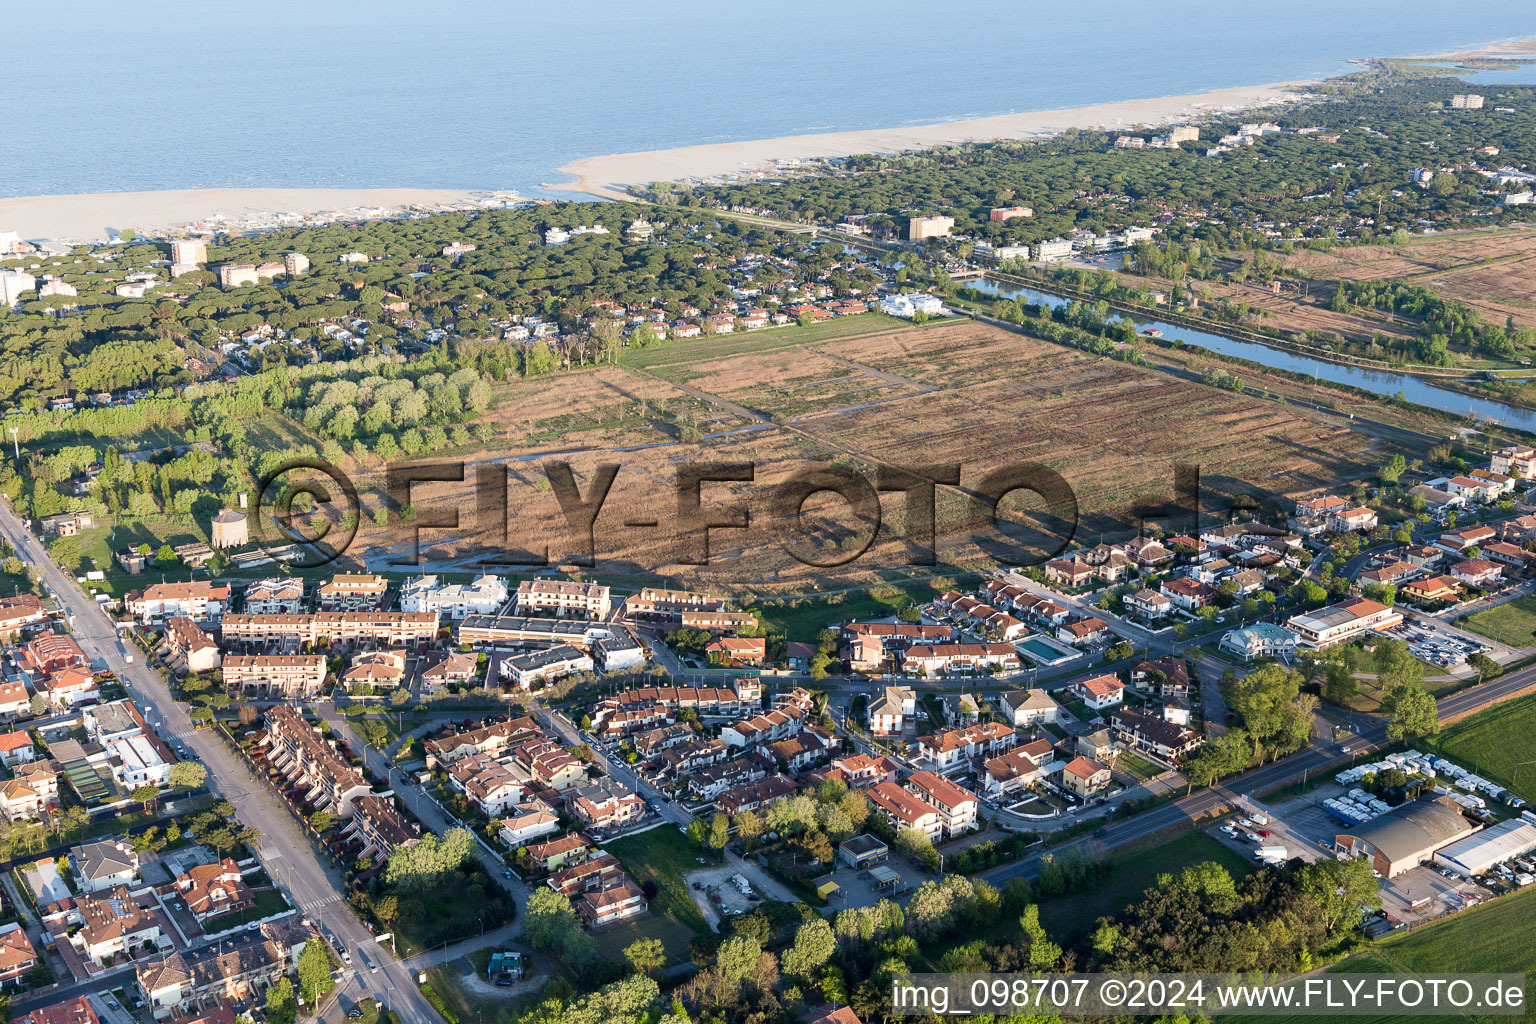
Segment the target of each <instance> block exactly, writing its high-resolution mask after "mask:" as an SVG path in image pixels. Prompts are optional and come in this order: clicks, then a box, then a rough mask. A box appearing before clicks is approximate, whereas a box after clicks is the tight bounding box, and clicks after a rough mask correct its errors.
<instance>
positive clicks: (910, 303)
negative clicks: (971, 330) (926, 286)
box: [880, 292, 944, 320]
mask: <svg viewBox="0 0 1536 1024" xmlns="http://www.w3.org/2000/svg"><path fill="white" fill-rule="evenodd" d="M880 312H882V313H884V314H886V315H887V316H899V317H902V318H903V319H906V320H910V319H912V318H913V317H914V316H916V315H917V314H918V313H922V314H923V315H924V316H943V315H944V302H943V300H942V299H939V298H938V297H936V296H933V295H924V294H922V293H921V292H914V293H911V294H908V295H887V296H886V297H885V298H883V299H881V300H880Z"/></svg>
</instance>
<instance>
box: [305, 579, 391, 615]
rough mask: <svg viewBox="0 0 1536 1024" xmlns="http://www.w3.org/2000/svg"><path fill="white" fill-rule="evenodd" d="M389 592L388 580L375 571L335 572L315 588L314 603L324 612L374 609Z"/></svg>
mask: <svg viewBox="0 0 1536 1024" xmlns="http://www.w3.org/2000/svg"><path fill="white" fill-rule="evenodd" d="M388 592H389V581H387V580H386V579H384V577H382V576H380V575H378V574H377V573H371V572H364V573H337V574H336V575H335V576H332V577H331V578H330V579H329V580H326V581H325V582H324V583H322V584H320V586H319V587H317V588H316V589H315V603H316V605H318V606H319V608H320V610H321V611H326V612H365V611H374V610H376V609H377V608H378V607H379V606H380V604H381V603H382V602H383V600H384V595H385V594H386V593H388Z"/></svg>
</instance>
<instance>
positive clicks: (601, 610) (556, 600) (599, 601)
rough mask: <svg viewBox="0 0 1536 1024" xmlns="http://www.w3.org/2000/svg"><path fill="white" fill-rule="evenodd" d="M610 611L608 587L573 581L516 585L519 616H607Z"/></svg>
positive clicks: (525, 581) (533, 581) (595, 617)
mask: <svg viewBox="0 0 1536 1024" xmlns="http://www.w3.org/2000/svg"><path fill="white" fill-rule="evenodd" d="M611 610H612V603H611V601H610V599H609V593H608V588H607V587H606V586H604V585H602V584H600V583H578V582H576V581H574V580H524V581H523V582H521V583H519V584H518V585H517V613H518V614H519V615H552V616H554V617H555V618H562V619H568V618H586V619H606V618H607V617H608V613H609V612H610V611H611Z"/></svg>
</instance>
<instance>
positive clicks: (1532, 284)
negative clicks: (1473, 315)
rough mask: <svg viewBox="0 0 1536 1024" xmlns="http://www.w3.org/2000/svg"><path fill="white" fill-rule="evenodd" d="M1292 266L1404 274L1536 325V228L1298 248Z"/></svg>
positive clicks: (1495, 314)
mask: <svg viewBox="0 0 1536 1024" xmlns="http://www.w3.org/2000/svg"><path fill="white" fill-rule="evenodd" d="M1285 266H1286V267H1287V268H1288V269H1292V270H1296V271H1300V272H1301V273H1303V274H1305V275H1306V276H1308V277H1310V278H1313V279H1323V280H1334V281H1337V280H1351V281H1381V280H1388V279H1400V278H1406V279H1409V280H1410V283H1413V284H1417V285H1421V286H1424V287H1428V288H1432V289H1434V290H1435V291H1436V292H1437V293H1439V294H1440V295H1443V296H1445V297H1446V298H1453V299H1459V300H1460V301H1462V302H1465V303H1466V304H1467V305H1469V306H1472V307H1473V308H1475V309H1480V310H1482V311H1483V315H1484V317H1485V318H1488V319H1492V320H1498V321H1502V320H1504V319H1505V318H1506V317H1509V316H1513V317H1514V318H1515V322H1516V323H1527V324H1536V302H1533V300H1532V296H1536V228H1531V227H1526V226H1523V225H1522V226H1519V227H1509V228H1487V229H1483V230H1477V231H1459V232H1454V233H1446V234H1436V235H1421V236H1418V237H1415V238H1414V239H1413V240H1412V241H1410V242H1409V243H1408V244H1407V245H1403V246H1374V245H1363V246H1352V247H1347V248H1339V249H1333V250H1330V251H1327V252H1310V251H1308V252H1296V253H1293V254H1291V255H1289V256H1287V257H1286V258H1285Z"/></svg>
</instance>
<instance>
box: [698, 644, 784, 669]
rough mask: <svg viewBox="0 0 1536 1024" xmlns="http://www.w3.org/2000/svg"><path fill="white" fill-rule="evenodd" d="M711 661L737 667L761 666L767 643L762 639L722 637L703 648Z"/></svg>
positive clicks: (766, 654) (765, 654)
mask: <svg viewBox="0 0 1536 1024" xmlns="http://www.w3.org/2000/svg"><path fill="white" fill-rule="evenodd" d="M704 653H705V654H706V655H707V656H708V657H709V659H710V660H711V661H718V662H720V663H722V664H725V665H729V666H732V667H737V666H741V665H761V664H762V663H763V660H764V659H765V658H766V657H767V656H768V641H767V640H766V639H765V638H764V637H760V636H756V637H747V636H723V637H720V638H719V639H717V640H715V641H714V642H713V643H711V644H709V646H707V647H705V648H704Z"/></svg>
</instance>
